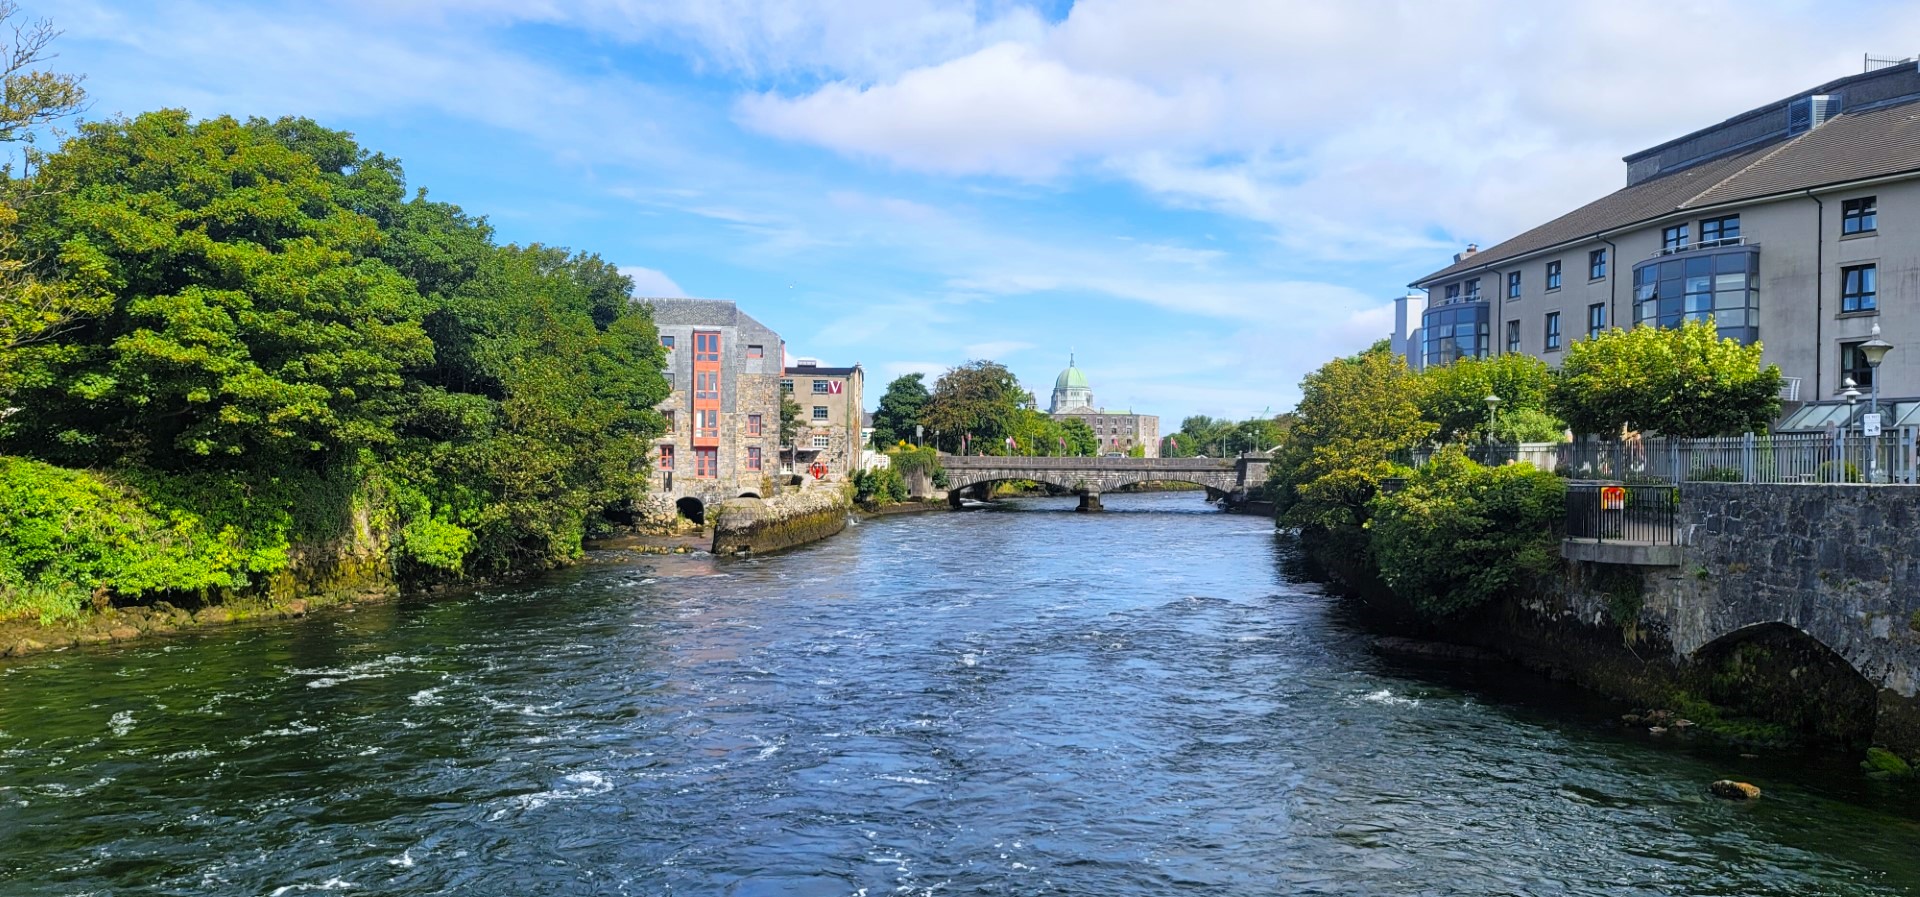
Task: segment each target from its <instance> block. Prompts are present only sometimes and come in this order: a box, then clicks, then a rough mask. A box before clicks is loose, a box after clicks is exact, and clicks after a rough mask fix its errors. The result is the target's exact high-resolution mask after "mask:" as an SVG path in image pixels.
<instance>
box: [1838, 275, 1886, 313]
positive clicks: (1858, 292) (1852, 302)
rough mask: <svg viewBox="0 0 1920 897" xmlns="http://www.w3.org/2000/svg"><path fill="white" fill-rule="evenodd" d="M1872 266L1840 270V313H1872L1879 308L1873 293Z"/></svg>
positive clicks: (1877, 300) (1877, 299) (1876, 297)
mask: <svg viewBox="0 0 1920 897" xmlns="http://www.w3.org/2000/svg"><path fill="white" fill-rule="evenodd" d="M1875 267H1877V266H1874V265H1854V266H1853V267H1850V268H1841V269H1840V313H1841V314H1845V313H1847V312H1850V311H1873V310H1874V309H1875V308H1878V307H1879V297H1878V296H1877V295H1875V291H1874V280H1875V277H1874V268H1875Z"/></svg>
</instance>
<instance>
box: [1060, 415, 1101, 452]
mask: <svg viewBox="0 0 1920 897" xmlns="http://www.w3.org/2000/svg"><path fill="white" fill-rule="evenodd" d="M1060 435H1061V436H1062V437H1064V438H1065V439H1066V440H1067V454H1069V455H1076V456H1079V457H1083V458H1086V457H1092V456H1094V455H1098V454H1100V435H1099V434H1097V433H1095V432H1093V427H1092V426H1090V425H1089V424H1088V423H1087V422H1086V421H1084V420H1082V419H1080V418H1078V417H1069V418H1067V419H1066V420H1063V421H1061V422H1060Z"/></svg>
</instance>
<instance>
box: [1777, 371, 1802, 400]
mask: <svg viewBox="0 0 1920 897" xmlns="http://www.w3.org/2000/svg"><path fill="white" fill-rule="evenodd" d="M1780 401H1782V402H1798V401H1800V378H1799V377H1781V378H1780Z"/></svg>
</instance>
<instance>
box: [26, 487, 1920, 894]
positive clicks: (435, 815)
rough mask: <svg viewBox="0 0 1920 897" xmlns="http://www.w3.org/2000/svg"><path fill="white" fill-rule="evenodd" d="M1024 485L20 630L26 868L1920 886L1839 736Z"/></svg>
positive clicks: (1899, 830) (125, 872) (410, 875)
mask: <svg viewBox="0 0 1920 897" xmlns="http://www.w3.org/2000/svg"><path fill="white" fill-rule="evenodd" d="M1009 505H1010V508H1009V509H1006V510H993V511H983V512H974V513H962V514H933V515H924V516H916V517H896V518H885V519H878V520H870V521H867V522H864V523H861V524H858V525H856V526H853V527H850V528H849V529H848V531H847V532H846V533H844V534H842V535H841V536H839V537H837V538H835V539H832V540H830V541H827V542H825V543H821V544H818V545H814V546H810V547H807V548H803V549H800V550H797V551H793V552H789V553H786V554H782V555H778V556H773V557H766V558H761V559H755V560H747V561H716V560H713V559H710V558H703V557H691V558H670V559H665V560H662V561H660V562H658V563H655V564H653V565H651V566H644V567H636V566H632V565H616V564H610V563H602V564H597V565H588V566H584V567H581V568H577V569H574V570H570V571H566V572H564V573H561V574H557V575H553V576H550V577H546V578H543V579H540V580H538V581H535V582H531V583H526V584H522V585H517V586H512V587H506V588H500V589H490V590H486V591H484V592H481V593H479V594H474V595H467V596H459V597H445V598H439V599H435V600H424V599H423V600H407V601H400V602H394V603H390V604H381V605H371V606H363V607H360V608H357V609H353V610H346V611H341V610H335V611H329V612H326V613H322V614H316V615H315V616H313V617H310V618H308V619H304V620H299V621H292V622H276V623H267V624H259V625H242V626H236V627H231V628H225V629H218V630H211V631H203V632H200V633H196V634H192V635H187V636H182V637H177V638H172V639H168V640H165V641H156V642H147V643H144V644H135V645H132V646H126V647H106V648H99V649H90V650H74V651H66V652H61V653H57V654H52V655H45V656H41V657H35V658H28V659H24V660H20V661H14V662H9V663H7V664H6V665H5V666H0V894H6V895H39V894H63V895H64V894H99V895H106V894H113V895H131V894H247V895H281V897H285V895H293V894H309V893H322V892H341V893H345V894H382V895H387V894H395V895H424V894H449V895H453V894H459V895H469V894H479V895H496V894H497V895H530V894H636V895H639V894H649V895H651V894H686V895H776V894H777V895H871V897H878V895H883V894H1084V895H1099V897H1122V895H1168V894H1219V895H1227V894H1233V895H1242V894H1244V895H1268V894H1421V895H1438V894H1474V895H1479V894H1539V895H1545V894H1596V895H1598V894H1673V895H1682V894H1684V895H1704V894H1726V895H1776V894H1777V895H1794V897H1807V895H1822V894H1832V895H1843V894H1844V895H1867V894H1874V895H1882V894H1885V895H1891V894H1912V893H1920V811H1916V810H1915V809H1914V808H1915V807H1916V806H1920V801H1916V800H1915V799H1914V795H1913V793H1912V792H1908V791H1903V790H1900V789H1898V788H1895V787H1891V786H1884V785H1879V784H1876V783H1870V782H1867V781H1865V780H1864V779H1863V778H1862V777H1861V776H1860V775H1859V774H1858V773H1857V771H1855V770H1852V769H1850V768H1849V767H1850V763H1851V761H1848V760H1845V759H1844V758H1841V759H1835V760H1831V761H1826V762H1821V761H1810V760H1809V759H1808V758H1805V757H1759V758H1742V757H1740V756H1739V755H1738V754H1736V753H1731V752H1722V751H1714V750H1710V749H1706V748H1701V747H1698V746H1685V745H1677V744H1671V743H1667V742H1664V741H1660V740H1656V739H1653V738H1651V737H1650V736H1647V735H1645V734H1644V733H1633V732H1625V731H1622V730H1621V729H1620V728H1619V726H1618V724H1617V723H1616V722H1614V714H1616V713H1618V712H1619V711H1618V709H1617V708H1611V707H1607V706H1604V705H1595V704H1594V703H1592V702H1590V701H1586V700H1584V699H1581V698H1580V697H1579V696H1578V695H1575V694H1572V693H1570V692H1566V691H1562V690H1558V689H1556V688H1553V687H1551V686H1547V685H1544V684H1540V683H1536V682H1533V681H1532V680H1531V679H1530V678H1529V677H1526V676H1521V675H1515V674H1513V673H1511V672H1508V671H1502V670H1493V671H1480V672H1473V671H1465V672H1457V671H1447V670H1442V669H1422V668H1416V667H1408V666H1403V665H1400V664H1397V663H1395V662H1393V661H1390V660H1387V659H1383V658H1381V657H1378V656H1376V655H1374V654H1373V653H1371V652H1370V651H1369V643H1370V638H1369V636H1368V635H1367V634H1366V633H1365V632H1364V631H1363V630H1362V629H1360V628H1359V627H1358V626H1356V625H1355V624H1354V623H1352V622H1351V621H1350V620H1348V619H1347V618H1346V617H1345V616H1344V615H1343V612H1342V610H1341V608H1340V607H1339V605H1338V603H1337V602H1333V601H1331V600H1330V599H1328V598H1327V597H1326V596H1324V595H1322V594H1321V593H1320V591H1319V590H1318V588H1317V587H1315V586H1312V585H1310V584H1303V583H1299V582H1295V581H1292V580H1291V579H1290V578H1289V575H1288V572H1287V571H1288V570H1289V569H1290V568H1289V564H1288V561H1289V558H1288V556H1287V552H1288V549H1287V545H1286V542H1285V540H1284V539H1281V538H1278V537H1276V536H1275V535H1274V534H1273V532H1272V531H1271V530H1270V528H1269V527H1268V525H1266V524H1265V523H1264V522H1263V521H1261V520H1258V519H1254V518H1247V517H1236V516H1228V515H1222V514H1218V513H1214V512H1211V511H1210V510H1209V509H1207V508H1206V506H1205V505H1203V504H1202V503H1201V502H1200V500H1199V498H1198V497H1197V496H1196V495H1195V494H1193V493H1173V494H1157V495H1112V496H1107V507H1108V509H1109V510H1108V512H1107V513H1106V514H1101V515H1084V514H1074V513H1072V512H1071V508H1072V500H1071V499H1031V500H1023V501H1018V502H1011V503H1009ZM1727 776H1733V777H1737V778H1742V779H1746V780H1749V781H1753V782H1755V783H1756V784H1759V785H1760V786H1761V787H1762V788H1764V789H1765V790H1766V797H1765V798H1764V799H1763V800H1761V801H1760V802H1758V803H1757V804H1752V805H1735V804H1730V803H1725V802H1722V801H1718V800H1715V799H1713V798H1711V797H1709V796H1707V794H1706V792H1705V788H1704V786H1705V785H1706V783H1707V782H1709V781H1711V780H1713V779H1717V778H1722V777H1727Z"/></svg>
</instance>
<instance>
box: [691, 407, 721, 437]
mask: <svg viewBox="0 0 1920 897" xmlns="http://www.w3.org/2000/svg"><path fill="white" fill-rule="evenodd" d="M694 420H695V425H694V432H693V435H695V436H697V437H700V438H702V439H718V438H719V437H720V412H718V411H715V410H713V409H711V408H702V409H700V410H699V411H695V412H694Z"/></svg>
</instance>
